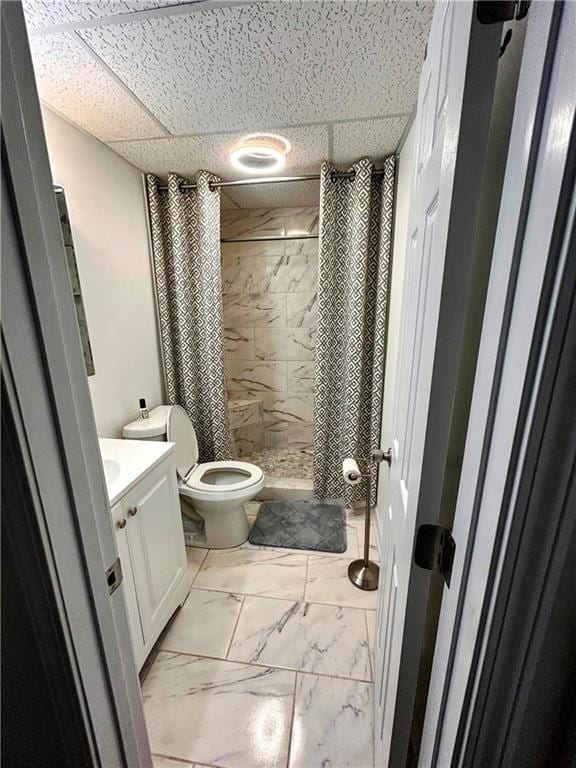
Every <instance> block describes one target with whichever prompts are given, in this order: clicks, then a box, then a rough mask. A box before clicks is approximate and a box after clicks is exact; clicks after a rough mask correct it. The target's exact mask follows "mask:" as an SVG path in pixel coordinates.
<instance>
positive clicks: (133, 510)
mask: <svg viewBox="0 0 576 768" xmlns="http://www.w3.org/2000/svg"><path fill="white" fill-rule="evenodd" d="M128 514H129V515H130V517H134V515H137V514H138V507H130V509H129V510H128Z"/></svg>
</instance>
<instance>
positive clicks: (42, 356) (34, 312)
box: [0, 2, 152, 768]
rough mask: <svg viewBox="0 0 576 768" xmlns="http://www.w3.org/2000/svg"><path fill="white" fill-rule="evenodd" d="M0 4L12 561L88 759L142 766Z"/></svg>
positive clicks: (84, 397) (30, 133)
mask: <svg viewBox="0 0 576 768" xmlns="http://www.w3.org/2000/svg"><path fill="white" fill-rule="evenodd" d="M0 11H1V22H2V24H1V27H2V29H1V33H2V50H1V55H2V67H1V77H2V187H3V188H2V192H3V195H2V216H3V221H4V223H5V224H7V225H8V226H3V228H2V262H3V263H2V273H3V274H2V277H3V282H2V353H3V354H2V376H3V380H4V383H5V393H6V398H7V401H8V402H7V404H6V405H7V407H9V410H10V412H11V414H12V417H13V419H14V421H15V425H16V431H17V435H18V446H17V447H18V449H19V453H20V455H21V456H22V457H23V459H24V462H25V465H24V466H23V467H22V471H23V475H22V477H23V478H24V479H25V480H26V484H27V486H28V489H29V490H30V493H31V495H32V497H33V499H34V502H35V503H34V507H33V509H30V514H31V515H32V520H33V521H34V526H35V529H36V530H37V531H38V532H39V536H40V541H41V543H42V546H41V549H42V551H41V552H40V553H38V552H33V551H29V552H27V553H26V555H25V556H24V557H21V558H20V562H19V566H20V568H21V573H22V574H23V576H24V577H26V575H28V576H29V577H30V579H29V581H28V582H27V583H29V584H31V583H33V576H34V573H35V572H39V573H41V574H42V576H43V578H44V579H45V582H46V584H47V585H49V588H50V591H51V593H52V594H53V595H54V597H55V600H56V604H57V606H58V612H57V614H56V615H54V616H53V618H54V621H55V622H57V623H58V624H59V625H60V627H61V630H62V633H63V638H64V642H65V645H64V650H65V653H66V655H67V657H68V662H69V664H70V669H71V670H72V673H73V674H72V679H73V681H74V686H75V689H76V691H75V694H76V700H77V702H79V705H80V709H81V713H82V718H83V721H84V726H85V731H86V734H87V737H88V740H89V744H90V750H91V754H92V761H93V765H98V766H102V768H114V767H115V766H139V767H140V766H141V767H142V768H151V765H152V762H151V755H150V749H149V744H148V735H147V731H146V726H145V721H144V714H143V709H142V702H141V697H140V687H139V681H138V675H137V672H136V665H135V661H134V655H133V651H132V647H131V642H130V634H129V630H128V622H127V617H126V608H125V604H124V598H123V589H122V588H120V589H117V590H115V592H114V593H113V594H112V595H110V594H109V590H108V584H107V581H106V574H105V571H106V568H107V567H108V566H110V565H111V564H112V563H113V562H114V561H115V559H116V557H117V552H116V545H115V541H114V533H113V529H112V522H111V517H110V507H109V503H108V496H107V492H106V488H105V483H104V475H103V470H102V463H101V458H100V451H99V446H98V439H97V434H96V425H95V421H94V414H93V411H92V405H91V400H90V393H89V388H88V381H87V378H86V372H85V368H84V360H83V355H82V348H81V342H80V337H79V333H78V329H77V321H76V316H75V309H74V303H73V298H72V292H71V290H70V281H69V277H68V273H67V268H66V264H65V258H64V253H63V248H62V240H61V234H60V226H59V219H58V214H57V209H56V203H55V199H54V194H53V190H52V176H51V172H50V165H49V160H48V152H47V148H46V142H45V138H44V130H43V124H42V117H41V112H40V104H39V100H38V95H37V91H36V84H35V79H34V72H33V68H32V61H31V56H30V49H29V45H28V37H27V31H26V25H25V21H24V15H23V11H22V6H21V4H20V3H17V2H12V3H2V4H1V8H0ZM20 521H21V522H20ZM11 523H12V524H13V525H15V526H19V525H25V519H24V516H22V517H21V518H20V517H18V516H16V515H14V516H13V519H11ZM35 597H36V599H39V596H38V595H36V596H35ZM40 629H41V628H39V631H40Z"/></svg>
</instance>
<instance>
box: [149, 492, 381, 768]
mask: <svg viewBox="0 0 576 768" xmlns="http://www.w3.org/2000/svg"><path fill="white" fill-rule="evenodd" d="M258 507H259V503H258V502H252V503H250V504H249V505H247V513H248V518H249V520H250V522H253V520H254V518H255V517H256V514H257V511H258ZM361 524H362V520H361V519H360V518H348V520H347V525H348V530H347V535H348V541H349V549H348V551H347V553H346V555H344V556H342V555H338V556H335V555H328V554H327V555H322V554H318V553H317V552H305V551H300V550H281V551H278V550H273V549H271V548H269V549H263V548H258V547H252V546H251V545H248V544H245V545H242V546H241V547H237V548H235V549H232V550H220V551H216V550H212V551H207V550H204V549H188V550H187V554H188V563H189V568H190V569H191V571H192V573H193V575H194V580H193V583H192V589H191V591H190V594H189V596H188V598H187V600H186V602H185V603H184V605H183V607H182V608H181V609H180V610H179V611H178V612H177V613H176V614H175V616H174V617H173V619H172V621H171V622H170V624H169V625H168V627H167V628H166V630H165V631H164V633H163V635H162V636H161V637H160V639H159V641H158V643H157V645H156V648H155V649H154V652H153V653H152V654H151V656H150V659H149V660H148V663H147V665H146V666H145V671H144V672H143V674H142V675H141V677H142V678H143V683H142V695H143V701H144V711H145V714H146V720H147V724H148V731H149V735H150V741H151V746H152V752H153V755H154V766H155V768H185V767H187V768H190V766H195V768H323V767H324V766H330V768H373V753H372V749H373V746H372V696H373V682H372V679H373V661H372V658H371V657H372V653H373V642H374V622H375V611H374V607H375V597H376V593H365V592H362V591H361V590H357V589H355V588H354V587H352V586H351V585H350V591H348V590H347V589H346V586H348V585H347V584H346V579H347V577H346V569H347V566H348V563H349V562H350V560H351V559H354V558H355V557H356V556H357V554H358V536H359V533H360V535H361V531H362V525H361Z"/></svg>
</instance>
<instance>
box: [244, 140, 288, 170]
mask: <svg viewBox="0 0 576 768" xmlns="http://www.w3.org/2000/svg"><path fill="white" fill-rule="evenodd" d="M291 149H292V147H291V145H290V142H289V141H288V140H287V139H285V138H284V137H283V136H276V135H275V134H273V133H251V134H249V135H248V136H244V137H243V138H241V139H240V141H239V142H238V143H237V144H235V145H234V146H233V147H232V149H231V151H230V160H231V161H232V165H233V166H234V167H235V168H238V169H239V170H241V171H251V172H252V173H273V172H274V171H279V170H280V169H281V168H283V167H284V166H285V164H286V155H287V154H288V152H290V150H291Z"/></svg>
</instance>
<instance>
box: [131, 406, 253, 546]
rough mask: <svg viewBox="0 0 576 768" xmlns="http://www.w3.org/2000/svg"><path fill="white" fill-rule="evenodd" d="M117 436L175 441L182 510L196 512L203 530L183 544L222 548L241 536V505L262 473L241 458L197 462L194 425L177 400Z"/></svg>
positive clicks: (243, 517)
mask: <svg viewBox="0 0 576 768" xmlns="http://www.w3.org/2000/svg"><path fill="white" fill-rule="evenodd" d="M146 422H148V423H146ZM123 436H124V437H126V438H132V439H156V440H158V439H159V438H160V439H166V440H168V441H169V442H173V443H174V444H175V455H176V469H177V472H178V490H179V493H180V499H181V505H180V506H181V509H182V514H183V515H184V516H185V517H190V516H191V515H193V516H194V517H197V516H199V517H200V518H202V520H203V521H204V535H203V536H200V537H198V538H196V539H195V540H194V541H193V542H189V543H193V544H194V545H195V546H201V547H207V548H209V549H225V548H228V547H236V546H238V544H242V543H243V542H244V541H246V539H247V538H248V534H249V532H250V528H249V526H248V519H247V517H246V511H245V509H244V504H245V503H246V502H247V501H250V499H252V498H254V496H256V494H257V493H258V492H259V491H261V490H262V487H263V485H264V472H263V471H262V470H261V469H260V467H257V466H256V465H255V464H249V463H247V462H245V461H210V462H206V463H205V464H199V463H198V441H197V439H196V433H195V431H194V427H193V426H192V422H191V421H190V419H189V418H188V414H187V413H186V412H185V411H184V409H183V408H181V407H180V406H179V405H172V406H159V407H158V408H154V409H153V410H152V411H151V412H150V418H149V419H137V420H136V421H133V422H131V423H130V424H127V425H126V426H125V427H124V429H123ZM190 508H191V510H192V512H191V511H190Z"/></svg>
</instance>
